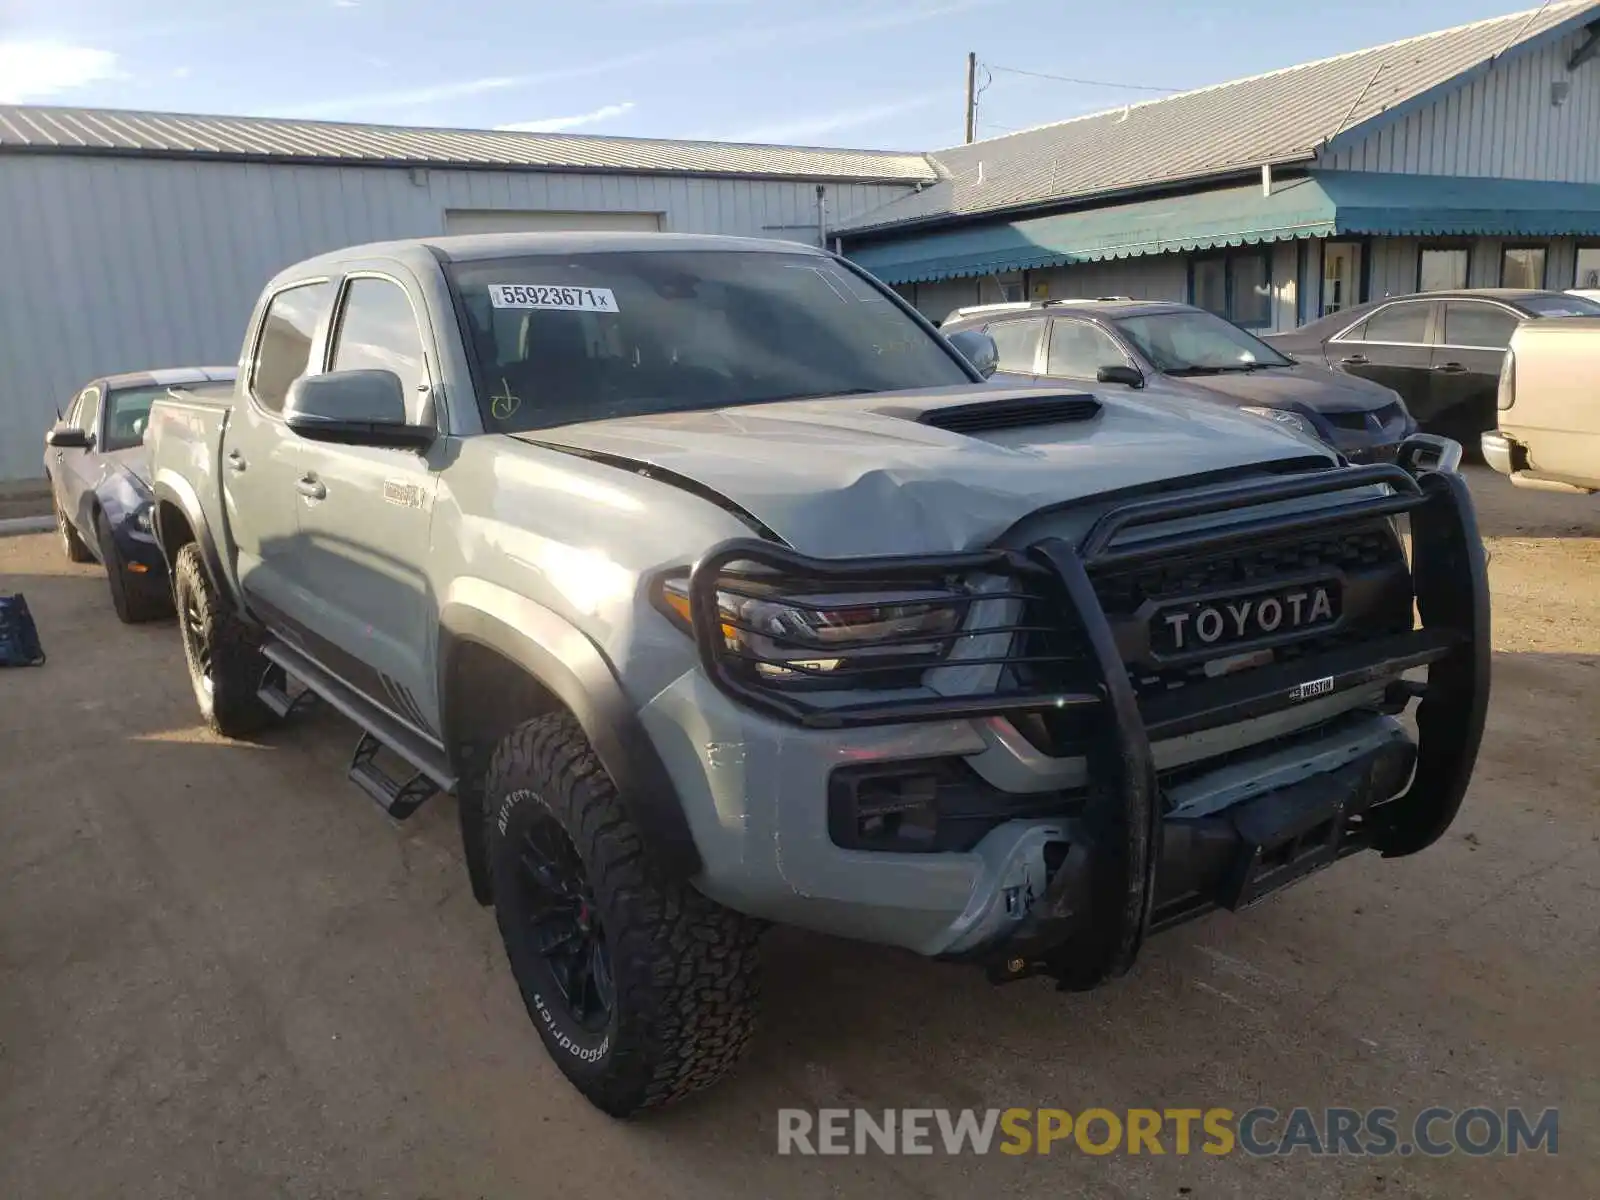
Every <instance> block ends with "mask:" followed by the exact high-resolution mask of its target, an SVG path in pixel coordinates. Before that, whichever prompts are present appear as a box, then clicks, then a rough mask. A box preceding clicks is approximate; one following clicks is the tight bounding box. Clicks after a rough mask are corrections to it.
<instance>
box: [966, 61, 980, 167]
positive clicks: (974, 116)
mask: <svg viewBox="0 0 1600 1200" xmlns="http://www.w3.org/2000/svg"><path fill="white" fill-rule="evenodd" d="M977 87H978V56H977V54H976V53H975V52H973V51H971V50H969V51H967V145H969V146H970V145H972V143H973V142H975V141H977V140H978V92H977Z"/></svg>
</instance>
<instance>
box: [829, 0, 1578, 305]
mask: <svg viewBox="0 0 1600 1200" xmlns="http://www.w3.org/2000/svg"><path fill="white" fill-rule="evenodd" d="M930 157H931V158H932V159H933V160H934V162H935V163H936V164H937V165H938V166H939V168H940V171H941V174H942V175H944V176H945V178H943V179H941V180H940V181H939V182H938V183H936V184H934V185H932V186H931V187H928V188H925V189H923V190H921V191H920V192H918V193H917V194H915V195H913V196H908V197H903V198H901V199H898V200H895V201H892V202H891V203H889V204H887V205H885V206H884V207H883V208H881V209H878V210H876V211H875V212H870V213H866V214H863V215H861V216H859V217H856V218H853V219H846V220H844V221H843V222H842V223H841V226H840V227H839V228H838V229H836V230H835V232H836V233H839V234H842V235H843V240H844V246H845V250H846V253H847V254H849V256H850V257H851V258H853V259H855V260H857V261H858V262H860V263H861V264H862V265H864V266H866V267H867V268H869V269H870V270H872V271H873V272H874V273H875V274H877V275H878V276H879V277H880V278H882V279H884V280H886V281H888V282H890V283H892V284H894V285H896V286H897V288H898V289H899V290H900V291H901V292H902V294H904V295H906V296H907V297H908V298H910V299H911V300H912V301H913V302H914V303H915V304H916V305H917V306H918V307H919V308H921V309H922V311H923V312H924V313H926V314H928V315H929V316H930V317H933V318H934V319H936V320H937V319H942V318H943V317H944V316H945V315H947V314H948V313H949V311H950V310H951V309H952V308H955V307H957V306H959V305H963V304H973V303H978V302H981V301H988V300H999V299H1008V300H1016V299H1023V298H1032V299H1038V298H1055V297H1078V296H1095V295H1129V296H1135V297H1140V298H1159V299H1168V300H1179V301H1187V302H1190V303H1193V304H1198V305H1201V306H1202V307H1205V308H1208V309H1211V310H1213V311H1215V312H1218V313H1220V314H1222V315H1224V316H1226V317H1229V318H1231V319H1232V320H1234V321H1236V322H1237V323H1239V324H1241V325H1244V326H1247V327H1251V328H1256V329H1263V330H1283V329H1291V328H1293V327H1294V326H1296V325H1298V324H1303V323H1304V322H1306V321H1310V320H1314V319H1316V318H1318V317H1320V316H1323V315H1325V314H1327V313H1331V312H1335V311H1338V310H1339V309H1341V308H1344V307H1348V306H1349V305H1351V304H1356V303H1360V302H1362V301H1364V300H1368V299H1377V298H1382V297H1383V296H1386V295H1398V294H1402V293H1407V292H1415V291H1419V290H1431V289H1440V288H1450V287H1466V286H1472V287H1493V286H1507V287H1551V288H1570V287H1573V286H1575V285H1578V286H1588V287H1595V286H1600V4H1597V3H1595V2H1594V0H1575V2H1570V3H1552V4H1548V5H1546V6H1545V7H1543V8H1541V9H1538V10H1536V11H1532V12H1523V13H1518V14H1516V15H1514V16H1509V17H1501V18H1497V19H1494V20H1489V21H1480V22H1477V23H1474V24H1472V25H1465V26H1462V27H1460V28H1456V29H1450V30H1445V31H1443V32H1441V33H1435V34H1430V35H1427V36H1424V37H1417V38H1411V39H1408V40H1406V41H1402V42H1396V43H1394V44H1392V45H1388V46H1379V47H1377V48H1375V49H1372V50H1364V51H1360V52H1358V53H1354V54H1345V55H1341V56H1339V57H1337V58H1331V59H1327V60H1324V61H1322V62H1315V63H1309V64H1307V65H1304V66H1299V67H1292V68H1289V69H1287V70H1281V71H1274V72H1272V73H1270V74H1267V75H1261V76H1256V77H1254V78H1251V79H1242V80H1238V81H1235V82H1232V83H1225V84H1220V85H1218V86H1215V87H1208V88H1203V89H1201V90H1199V91H1194V92H1186V93H1183V94H1181V95H1177V96H1172V97H1168V98H1164V99H1160V100H1154V101H1150V102H1147V103H1142V104H1135V105H1132V106H1130V107H1128V108H1124V109H1118V110H1116V111H1112V112H1105V113H1099V114H1095V115H1092V116H1086V117H1080V118H1077V119H1075V120H1071V121H1065V122H1061V123H1059V124H1054V125H1047V126H1043V127H1041V128H1038V129H1033V130H1027V131H1024V132H1020V133H1015V134H1010V135H1008V136H1006V137H999V138H993V139H989V140H986V141H981V142H976V143H973V144H971V145H967V146H961V147H957V148H955V149H953V150H946V151H940V152H937V153H935V154H933V155H931V156H930Z"/></svg>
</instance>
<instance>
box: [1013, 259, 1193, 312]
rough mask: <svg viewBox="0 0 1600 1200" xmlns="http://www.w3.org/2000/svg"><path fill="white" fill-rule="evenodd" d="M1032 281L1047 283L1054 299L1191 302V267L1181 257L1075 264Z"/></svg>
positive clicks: (1035, 275)
mask: <svg viewBox="0 0 1600 1200" xmlns="http://www.w3.org/2000/svg"><path fill="white" fill-rule="evenodd" d="M1028 278H1029V280H1030V281H1035V282H1044V283H1047V284H1048V285H1049V287H1050V297H1051V298H1052V299H1056V300H1059V299H1063V298H1074V297H1080V296H1132V297H1133V298H1134V299H1135V300H1179V301H1185V300H1188V298H1189V267H1188V262H1187V259H1186V256H1184V255H1182V254H1154V255H1148V256H1146V257H1143V258H1118V259H1111V260H1109V261H1107V262H1093V263H1075V264H1073V265H1072V266H1067V267H1051V268H1050V269H1049V270H1045V271H1029V272H1028Z"/></svg>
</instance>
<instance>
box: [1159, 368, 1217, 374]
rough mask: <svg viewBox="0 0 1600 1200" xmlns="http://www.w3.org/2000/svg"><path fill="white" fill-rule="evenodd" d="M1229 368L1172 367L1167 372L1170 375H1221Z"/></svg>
mask: <svg viewBox="0 0 1600 1200" xmlns="http://www.w3.org/2000/svg"><path fill="white" fill-rule="evenodd" d="M1226 370H1228V368H1227V367H1171V368H1169V369H1168V370H1167V371H1166V372H1165V373H1166V374H1168V375H1220V374H1222V372H1224V371H1226Z"/></svg>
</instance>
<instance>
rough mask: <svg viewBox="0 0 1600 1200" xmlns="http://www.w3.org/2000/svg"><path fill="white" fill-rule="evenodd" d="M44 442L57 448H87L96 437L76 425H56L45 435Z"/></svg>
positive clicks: (92, 443)
mask: <svg viewBox="0 0 1600 1200" xmlns="http://www.w3.org/2000/svg"><path fill="white" fill-rule="evenodd" d="M44 443H45V445H47V446H54V447H55V448H56V449H57V450H87V449H88V448H89V447H90V446H92V445H94V438H93V437H91V436H90V435H89V434H88V433H86V432H84V431H83V430H82V429H79V428H78V427H77V426H76V425H56V426H54V427H53V428H52V429H51V430H50V432H49V433H47V434H45V435H44Z"/></svg>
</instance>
